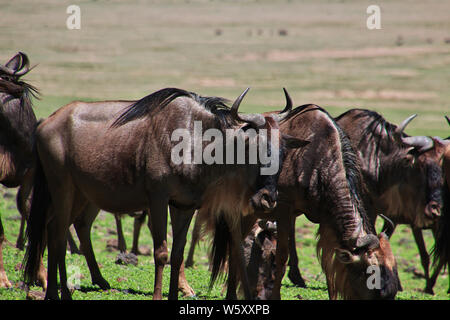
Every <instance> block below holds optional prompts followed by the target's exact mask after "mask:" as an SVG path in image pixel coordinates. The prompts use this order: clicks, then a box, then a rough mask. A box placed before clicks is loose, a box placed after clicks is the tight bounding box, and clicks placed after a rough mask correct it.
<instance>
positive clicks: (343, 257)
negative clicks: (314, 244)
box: [334, 248, 360, 264]
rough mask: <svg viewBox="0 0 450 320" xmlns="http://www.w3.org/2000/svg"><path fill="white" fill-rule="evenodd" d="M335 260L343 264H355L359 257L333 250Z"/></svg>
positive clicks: (338, 249)
mask: <svg viewBox="0 0 450 320" xmlns="http://www.w3.org/2000/svg"><path fill="white" fill-rule="evenodd" d="M334 250H335V252H336V258H337V259H338V260H339V261H340V262H341V263H343V264H349V263H355V262H358V261H359V260H360V257H359V256H355V255H353V254H352V253H351V252H350V251H348V250H344V249H340V248H335V249H334Z"/></svg>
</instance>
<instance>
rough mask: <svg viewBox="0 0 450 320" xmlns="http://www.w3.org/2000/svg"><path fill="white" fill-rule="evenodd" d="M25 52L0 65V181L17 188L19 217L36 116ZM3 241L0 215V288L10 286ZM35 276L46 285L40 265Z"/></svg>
mask: <svg viewBox="0 0 450 320" xmlns="http://www.w3.org/2000/svg"><path fill="white" fill-rule="evenodd" d="M30 70H31V69H30V63H29V59H28V57H27V55H26V54H25V53H23V52H19V53H17V54H16V55H14V57H12V58H11V59H10V60H9V61H8V62H7V63H6V64H5V65H0V183H2V184H3V185H4V186H6V187H8V188H15V187H19V191H18V194H17V206H18V208H19V211H20V213H21V214H22V216H25V215H26V214H27V213H26V211H27V207H28V203H27V200H28V198H29V195H30V193H31V185H32V176H33V167H34V154H33V135H34V130H35V127H36V122H37V121H36V116H35V114H34V112H33V103H32V98H33V97H36V96H37V94H38V92H37V90H36V88H35V87H33V86H32V85H30V84H28V83H26V82H24V81H22V80H21V77H22V76H24V75H26V74H27V73H28V72H29V71H30ZM4 240H5V237H4V230H3V225H2V222H1V218H0V287H10V286H11V283H10V282H9V281H8V278H7V276H6V273H5V270H4V268H3V257H2V244H3V241H4ZM40 266H41V268H40V270H39V274H38V279H39V282H40V283H41V285H42V286H44V287H45V286H46V274H45V271H44V269H43V265H42V264H41V265H40Z"/></svg>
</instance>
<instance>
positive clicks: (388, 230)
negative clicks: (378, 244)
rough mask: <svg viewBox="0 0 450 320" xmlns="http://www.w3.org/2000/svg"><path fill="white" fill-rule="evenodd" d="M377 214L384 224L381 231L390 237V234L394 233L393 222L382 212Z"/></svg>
mask: <svg viewBox="0 0 450 320" xmlns="http://www.w3.org/2000/svg"><path fill="white" fill-rule="evenodd" d="M379 216H380V217H381V218H383V220H384V226H385V227H384V228H383V231H381V233H384V234H385V235H386V236H387V237H388V238H390V237H391V236H392V234H393V233H394V229H395V224H394V223H393V222H392V220H391V219H389V218H388V217H386V216H385V215H384V214H379Z"/></svg>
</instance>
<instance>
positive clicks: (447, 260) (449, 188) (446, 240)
mask: <svg viewBox="0 0 450 320" xmlns="http://www.w3.org/2000/svg"><path fill="white" fill-rule="evenodd" d="M445 118H446V119H447V122H448V124H449V126H450V118H449V117H447V116H445ZM444 143H446V148H445V152H444V155H443V157H442V169H443V172H444V176H445V183H444V187H443V190H442V193H443V201H444V206H443V208H442V214H441V217H440V220H439V223H438V228H437V231H436V237H435V239H436V241H435V244H434V248H433V265H434V268H435V270H434V272H433V273H434V275H437V274H439V272H440V271H441V269H442V267H443V266H447V268H449V269H450V232H449V230H450V136H449V137H447V139H445V142H444ZM432 279H433V278H432ZM447 293H450V279H449V288H448V291H447Z"/></svg>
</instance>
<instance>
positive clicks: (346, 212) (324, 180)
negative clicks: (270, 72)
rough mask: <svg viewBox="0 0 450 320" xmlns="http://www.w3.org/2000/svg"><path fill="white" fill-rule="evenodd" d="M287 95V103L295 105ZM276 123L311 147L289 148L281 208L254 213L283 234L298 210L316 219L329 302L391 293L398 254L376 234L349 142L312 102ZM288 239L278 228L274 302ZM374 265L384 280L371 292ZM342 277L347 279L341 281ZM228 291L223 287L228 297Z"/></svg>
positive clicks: (280, 184) (281, 180)
mask: <svg viewBox="0 0 450 320" xmlns="http://www.w3.org/2000/svg"><path fill="white" fill-rule="evenodd" d="M285 94H286V99H287V101H288V102H287V105H292V102H291V101H290V98H289V95H288V94H287V92H286V91H285ZM307 124H311V125H307ZM280 128H281V131H282V132H283V133H284V134H289V135H293V136H295V137H301V138H303V139H306V140H308V141H310V144H308V145H307V146H306V147H305V148H302V149H298V150H291V151H289V152H288V153H287V155H286V159H285V161H284V162H283V167H282V170H281V173H280V177H279V180H278V188H279V201H278V205H277V207H276V208H275V209H274V211H273V212H271V213H270V214H267V215H265V216H264V217H262V216H259V217H261V218H264V219H270V220H275V221H276V222H277V228H278V230H284V231H286V230H291V228H293V224H294V222H295V217H296V216H297V215H299V214H305V215H306V217H307V218H308V219H309V220H310V221H312V222H314V223H318V224H320V228H319V241H318V247H317V251H318V254H319V255H320V256H321V264H322V268H323V270H324V272H325V274H326V277H327V284H328V290H329V296H330V298H331V299H336V298H337V297H338V296H341V297H343V298H352V299H376V298H385V299H387V298H393V297H394V296H395V295H396V293H397V290H398V289H399V280H398V274H397V269H396V263H395V259H394V257H393V255H392V251H391V249H390V246H389V241H388V239H387V237H385V236H384V235H383V234H380V235H378V236H377V235H376V233H375V228H374V226H373V224H372V222H371V221H370V219H369V217H368V216H367V214H366V211H365V208H364V202H365V201H364V197H365V196H364V194H365V192H364V190H363V180H362V176H361V171H360V167H359V163H358V158H357V155H356V154H355V152H354V151H353V149H352V146H351V143H350V141H349V139H348V138H347V136H346V135H345V133H344V132H343V131H342V130H341V129H340V127H339V126H338V125H336V123H335V121H334V119H333V118H332V117H331V116H330V115H329V114H328V113H327V112H326V111H325V110H324V109H322V108H320V107H318V106H316V105H304V106H301V107H297V108H296V109H294V110H293V111H292V112H290V114H289V116H288V117H286V118H285V119H284V120H283V121H282V122H281V123H280ZM248 225H249V226H252V225H253V224H252V223H248ZM214 240H216V239H214ZM288 243H289V232H278V239H277V251H276V263H275V264H276V272H275V280H274V287H273V292H272V295H271V298H272V299H280V287H281V280H282V278H283V275H284V270H285V263H286V261H287V256H288ZM214 262H215V261H214ZM371 265H375V266H377V267H378V268H379V269H380V270H381V277H382V281H381V283H382V284H381V286H380V288H377V289H374V290H371V289H370V288H368V287H367V285H366V280H367V274H366V273H364V272H365V271H366V270H365V269H366V268H367V267H369V266H371ZM361 270H363V271H364V272H363V273H361ZM341 279H346V280H347V281H345V282H344V283H342V282H341ZM234 281H235V280H233V279H231V280H230V275H229V278H228V290H230V287H231V289H232V290H234V288H235V287H236V286H235V284H234V283H233V282H234ZM232 296H233V295H232V294H229V292H227V297H232Z"/></svg>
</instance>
